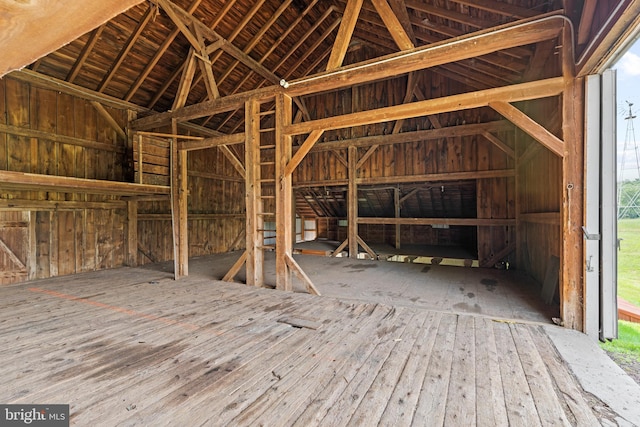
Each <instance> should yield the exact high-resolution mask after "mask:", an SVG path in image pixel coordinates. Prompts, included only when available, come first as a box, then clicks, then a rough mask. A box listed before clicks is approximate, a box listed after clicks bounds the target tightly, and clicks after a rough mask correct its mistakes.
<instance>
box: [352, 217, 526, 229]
mask: <svg viewBox="0 0 640 427" xmlns="http://www.w3.org/2000/svg"><path fill="white" fill-rule="evenodd" d="M358 224H379V225H380V224H389V225H396V224H400V225H468V226H481V227H494V226H495V227H508V226H514V225H516V220H515V219H510V218H504V219H503V218H364V217H360V218H358Z"/></svg>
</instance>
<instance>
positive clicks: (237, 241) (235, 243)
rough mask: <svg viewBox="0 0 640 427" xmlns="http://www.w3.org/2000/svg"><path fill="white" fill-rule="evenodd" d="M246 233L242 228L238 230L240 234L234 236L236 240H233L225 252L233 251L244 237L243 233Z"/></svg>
mask: <svg viewBox="0 0 640 427" xmlns="http://www.w3.org/2000/svg"><path fill="white" fill-rule="evenodd" d="M246 232H247V230H246V229H244V228H242V229H241V230H240V232H239V233H238V235H237V236H236V238H235V239H234V240H233V242H232V243H231V244H230V245H229V247H228V248H227V252H230V251H232V250H233V248H235V247H236V246H237V245H238V243H240V241H241V240H242V238H243V237H244V236H245V233H246Z"/></svg>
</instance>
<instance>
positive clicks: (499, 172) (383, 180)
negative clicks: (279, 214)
mask: <svg viewBox="0 0 640 427" xmlns="http://www.w3.org/2000/svg"><path fill="white" fill-rule="evenodd" d="M513 176H515V171H514V170H513V169H493V170H486V171H467V172H449V173H429V174H424V175H401V176H378V177H369V178H357V179H356V183H357V184H360V185H373V184H375V185H378V184H401V183H406V182H437V181H461V180H469V179H486V178H508V177H513ZM343 185H344V184H343Z"/></svg>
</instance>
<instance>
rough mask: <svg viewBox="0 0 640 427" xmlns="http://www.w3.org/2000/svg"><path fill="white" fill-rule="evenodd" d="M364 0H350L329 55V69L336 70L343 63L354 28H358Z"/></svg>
mask: <svg viewBox="0 0 640 427" xmlns="http://www.w3.org/2000/svg"><path fill="white" fill-rule="evenodd" d="M362 3H363V0H348V2H347V7H346V8H345V10H344V14H343V16H342V23H341V24H340V29H339V30H338V35H337V36H336V41H335V43H334V45H333V50H332V51H331V56H330V57H329V63H328V64H327V70H334V69H336V68H338V67H340V66H341V65H342V61H343V60H344V57H345V55H346V54H347V49H348V48H349V43H350V42H351V36H352V35H353V30H354V29H355V28H356V24H357V22H358V15H359V14H360V9H361V8H362Z"/></svg>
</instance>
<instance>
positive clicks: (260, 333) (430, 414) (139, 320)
mask: <svg viewBox="0 0 640 427" xmlns="http://www.w3.org/2000/svg"><path fill="white" fill-rule="evenodd" d="M0 301H1V302H0V326H1V328H0V357H1V358H2V360H3V363H2V365H1V368H0V375H2V377H3V378H4V379H5V381H4V382H3V384H4V386H3V387H2V389H1V390H0V401H3V402H7V403H27V402H54V401H55V402H63V403H69V404H70V407H71V420H72V423H74V424H77V425H99V424H101V423H104V422H105V418H104V417H105V414H108V422H109V424H111V425H116V424H117V425H165V424H172V425H210V424H215V425H226V424H229V425H276V424H278V425H304V426H308V425H394V426H395V425H397V426H407V425H441V424H451V425H473V424H475V425H480V426H493V425H574V424H577V425H594V424H597V423H598V422H599V419H598V415H597V414H595V413H594V410H593V409H592V406H591V405H592V404H591V403H590V401H589V400H588V399H589V398H588V397H587V396H586V394H585V393H584V392H583V391H582V389H581V388H580V386H579V385H578V383H577V382H576V381H575V379H574V378H573V376H572V375H571V373H570V372H569V370H568V368H567V367H566V366H565V365H564V363H563V362H562V360H561V359H560V358H559V356H558V354H557V352H556V351H555V349H554V348H553V345H552V344H551V342H550V340H549V338H548V337H547V336H546V335H545V333H544V331H543V330H542V329H541V328H540V327H538V326H537V325H531V324H509V323H504V322H498V321H493V320H491V319H489V318H484V317H477V316H475V317H472V316H467V315H456V314H450V313H444V312H442V313H440V312H433V311H427V310H424V309H419V308H411V307H392V306H389V305H383V304H373V303H366V302H346V301H340V300H338V299H333V298H326V297H315V296H312V295H308V294H301V293H283V292H279V291H274V290H269V289H260V288H254V287H247V286H243V285H239V284H233V283H226V282H220V281H216V280H210V279H208V278H206V277H202V276H194V277H189V278H185V279H182V280H181V281H179V282H175V281H173V280H170V279H169V274H168V273H163V272H160V271H157V270H154V269H149V268H123V269H118V270H112V271H99V272H93V273H85V274H81V275H76V276H71V277H64V278H56V279H46V280H40V281H38V282H30V283H25V284H21V285H10V286H5V287H0ZM286 317H295V318H300V319H307V320H308V321H309V322H313V324H314V325H316V327H317V328H316V329H311V328H299V327H294V326H292V325H290V324H287V323H283V322H279V320H282V319H283V318H286ZM591 399H592V397H591Z"/></svg>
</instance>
